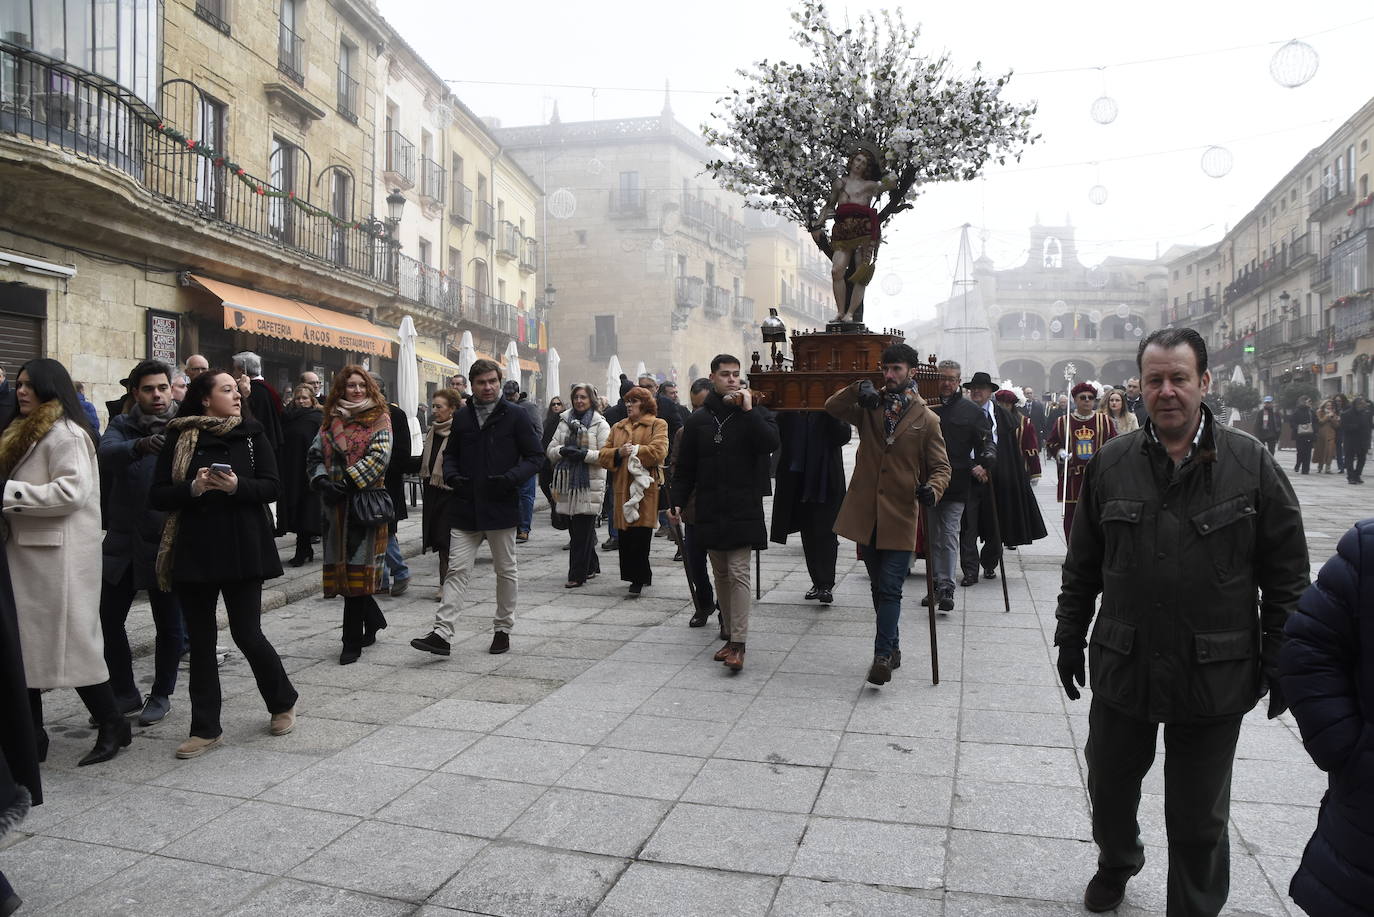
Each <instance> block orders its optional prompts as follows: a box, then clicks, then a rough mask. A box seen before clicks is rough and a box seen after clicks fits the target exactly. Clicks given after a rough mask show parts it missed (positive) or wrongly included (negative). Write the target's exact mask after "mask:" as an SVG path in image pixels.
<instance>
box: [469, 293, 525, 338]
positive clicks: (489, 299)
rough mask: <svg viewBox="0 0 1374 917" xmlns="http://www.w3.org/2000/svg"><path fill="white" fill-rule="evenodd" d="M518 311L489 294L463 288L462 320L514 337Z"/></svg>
mask: <svg viewBox="0 0 1374 917" xmlns="http://www.w3.org/2000/svg"><path fill="white" fill-rule="evenodd" d="M518 311H519V310H518V309H516V308H515V306H513V305H511V304H510V303H508V302H502V301H501V300H499V299H497V298H496V297H495V296H492V295H491V294H490V293H484V292H482V291H481V290H477V289H474V288H472V287H463V316H462V317H463V319H464V320H466V321H470V322H474V323H476V324H478V325H482V326H483V327H486V328H490V329H492V330H493V331H499V332H500V333H502V334H508V335H512V336H514V335H515V333H516V320H517V317H518V316H517V313H518Z"/></svg>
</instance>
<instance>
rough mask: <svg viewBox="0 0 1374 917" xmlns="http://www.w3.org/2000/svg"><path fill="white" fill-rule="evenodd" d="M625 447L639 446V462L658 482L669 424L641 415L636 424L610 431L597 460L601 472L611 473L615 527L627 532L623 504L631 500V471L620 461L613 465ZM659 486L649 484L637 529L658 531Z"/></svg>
mask: <svg viewBox="0 0 1374 917" xmlns="http://www.w3.org/2000/svg"><path fill="white" fill-rule="evenodd" d="M626 443H636V444H638V445H639V461H640V463H641V464H642V465H643V466H644V467H645V468H646V469H648V471H649V473H650V474H652V475H654V477H655V478H658V477H659V475H660V472H658V471H656V469H658V468H661V467H662V465H663V460H664V458H666V457H667V455H668V421H666V420H664V419H662V418H661V417H654V416H653V415H651V414H645V415H642V416H641V417H640V418H639V420H633V421H632V420H629V419H626V420H622V421H620V422H619V423H617V424H616V425H615V426H613V427H611V437H610V439H608V440H606V445H604V446H602V447H601V454H600V456H599V457H598V458H597V462H598V464H600V465H601V467H602V468H605V469H607V470H608V471H610V472H611V479H612V481H613V482H614V484H613V487H614V492H615V527H616V528H617V529H624V528H630V527H631V526H629V525H627V524H626V522H625V501H626V500H628V499H630V471H629V469H628V468H627V467H626V466H625V463H624V462H623V461H622V462H620V463H619V464H617V463H616V458H617V456H616V450H617V449H619V448H620V447H621V446H623V445H625V444H626ZM658 490H659V487H658V484H657V482H655V483H653V484H650V485H649V489H648V490H647V491H645V493H644V499H643V500H641V501H640V503H639V519H637V520H636V521H635V523H634V524H635V525H636V526H640V527H643V528H657V527H658Z"/></svg>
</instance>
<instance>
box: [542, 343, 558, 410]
mask: <svg viewBox="0 0 1374 917" xmlns="http://www.w3.org/2000/svg"><path fill="white" fill-rule="evenodd" d="M548 361H549V371H548V375H546V376H545V377H544V382H545V385H544V401H545V402H546V403H547V402H548V401H549V399H551V398H553V397H555V396H556V395H558V394H559V393H560V392H561V391H562V389H560V388H559V387H558V384H559V381H560V380H559V378H558V363H559V359H558V351H557V350H555V349H554V348H552V347H550V348H549V356H548Z"/></svg>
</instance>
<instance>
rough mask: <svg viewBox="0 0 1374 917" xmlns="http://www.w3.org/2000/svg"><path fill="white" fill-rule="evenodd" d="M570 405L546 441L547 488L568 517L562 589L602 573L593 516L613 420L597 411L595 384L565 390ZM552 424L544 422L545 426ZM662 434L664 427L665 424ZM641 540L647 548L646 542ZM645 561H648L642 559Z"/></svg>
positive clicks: (601, 494)
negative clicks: (603, 453) (549, 479)
mask: <svg viewBox="0 0 1374 917" xmlns="http://www.w3.org/2000/svg"><path fill="white" fill-rule="evenodd" d="M568 400H569V401H570V402H571V403H572V407H571V408H569V409H568V410H567V411H564V412H563V414H561V415H559V417H558V423H557V430H556V432H554V433H553V435H552V437H551V438H550V440H549V442H548V443H546V444H545V455H547V456H548V459H549V462H548V465H547V466H546V467H549V468H552V469H553V472H552V475H553V477H552V482H551V487H552V490H553V494H554V499H555V500H556V503H557V505H556V506H555V511H556V512H559V513H563V514H565V515H566V516H567V517H568V535H569V536H570V539H571V546H570V548H569V551H568V581H567V583H565V584H564V586H563V588H565V589H576V588H577V587H579V586H584V585H586V583H587V580H588V579H590V578H591V577H593V576H596V575H597V574H598V573H600V572H601V560H600V559H599V558H598V557H597V556H596V517H597V514H598V513H600V512H601V503H602V499H603V497H604V494H605V491H606V469H605V468H603V467H601V464H600V460H601V448H602V447H603V446H605V445H606V441H607V440H608V439H609V438H610V436H611V425H610V424H609V423H607V422H606V418H604V417H602V416H601V414H600V413H598V412H597V410H596V403H597V397H596V389H594V388H592V387H591V386H590V385H588V384H586V383H585V382H578V383H577V384H575V385H574V386H573V387H572V390H571V392H569V395H568ZM551 425H552V424H546V425H545V429H547V428H548V426H551ZM664 431H665V436H666V431H667V427H666V425H665V427H664ZM648 544H649V543H648V542H647V541H646V542H645V548H646V549H647V547H648ZM646 566H647V564H646Z"/></svg>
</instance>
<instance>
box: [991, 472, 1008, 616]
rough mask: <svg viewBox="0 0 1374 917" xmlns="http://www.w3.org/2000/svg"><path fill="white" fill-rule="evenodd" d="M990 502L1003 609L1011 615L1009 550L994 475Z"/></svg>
mask: <svg viewBox="0 0 1374 917" xmlns="http://www.w3.org/2000/svg"><path fill="white" fill-rule="evenodd" d="M988 500H990V501H991V502H992V535H993V537H994V538H996V539H997V542H996V543H997V567H998V569H999V570H1000V571H1001V573H1002V607H1003V609H1004V613H1005V614H1010V613H1011V597H1010V596H1009V595H1008V594H1007V549H1006V547H1005V546H1004V545H1003V544H1002V520H1001V518H1000V517H999V516H998V515H997V491H996V490H995V489H993V486H992V474H991V473H989V474H988Z"/></svg>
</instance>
